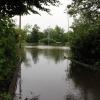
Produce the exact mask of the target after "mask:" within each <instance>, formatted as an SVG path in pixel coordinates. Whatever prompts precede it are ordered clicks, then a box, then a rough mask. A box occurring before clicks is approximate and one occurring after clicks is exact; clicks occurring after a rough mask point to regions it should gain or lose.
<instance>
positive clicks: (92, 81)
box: [66, 64, 100, 100]
mask: <svg viewBox="0 0 100 100" xmlns="http://www.w3.org/2000/svg"><path fill="white" fill-rule="evenodd" d="M69 79H70V80H72V81H73V83H74V85H72V84H71V85H70V87H71V89H70V91H71V92H70V93H68V94H69V95H66V100H100V72H96V71H92V70H89V69H87V68H83V66H79V65H75V64H74V66H71V67H70V70H69ZM73 86H74V87H73ZM68 96H69V97H68ZM67 98H70V99H67Z"/></svg>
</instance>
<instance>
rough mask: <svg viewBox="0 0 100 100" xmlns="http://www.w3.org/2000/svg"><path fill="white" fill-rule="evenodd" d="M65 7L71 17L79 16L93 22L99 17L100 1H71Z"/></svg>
mask: <svg viewBox="0 0 100 100" xmlns="http://www.w3.org/2000/svg"><path fill="white" fill-rule="evenodd" d="M67 7H68V9H69V11H68V12H69V14H71V15H76V14H81V16H84V17H85V18H88V19H91V20H93V21H94V20H96V19H98V18H99V17H100V0H72V3H71V5H68V6H67Z"/></svg>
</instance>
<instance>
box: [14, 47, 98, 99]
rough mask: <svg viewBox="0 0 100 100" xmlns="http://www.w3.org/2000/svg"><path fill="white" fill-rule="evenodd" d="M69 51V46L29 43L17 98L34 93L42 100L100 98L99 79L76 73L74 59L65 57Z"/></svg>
mask: <svg viewBox="0 0 100 100" xmlns="http://www.w3.org/2000/svg"><path fill="white" fill-rule="evenodd" d="M68 53H69V48H68V47H51V46H26V47H25V59H24V61H23V62H22V64H21V70H20V74H19V78H18V82H17V88H16V91H15V93H16V98H15V100H24V99H25V98H32V97H34V96H39V100H100V98H99V95H100V88H98V87H99V86H98V87H97V85H98V84H99V83H100V82H99V81H100V79H99V78H97V79H96V80H92V81H91V77H90V76H91V75H90V74H89V73H88V74H87V72H84V73H82V72H83V71H81V72H80V71H78V72H79V73H78V72H73V70H71V67H70V63H71V62H70V61H69V60H67V59H64V55H66V56H67V55H68ZM74 70H75V69H74ZM94 81H95V85H93V84H94V83H93V82H94Z"/></svg>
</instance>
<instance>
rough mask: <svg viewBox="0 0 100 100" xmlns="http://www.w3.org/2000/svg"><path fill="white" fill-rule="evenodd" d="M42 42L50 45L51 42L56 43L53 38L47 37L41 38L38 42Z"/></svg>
mask: <svg viewBox="0 0 100 100" xmlns="http://www.w3.org/2000/svg"><path fill="white" fill-rule="evenodd" d="M41 42H42V43H44V44H46V45H48V44H49V45H50V44H53V43H56V41H55V40H53V39H48V38H44V39H42V40H40V43H41Z"/></svg>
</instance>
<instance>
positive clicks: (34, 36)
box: [27, 24, 39, 43]
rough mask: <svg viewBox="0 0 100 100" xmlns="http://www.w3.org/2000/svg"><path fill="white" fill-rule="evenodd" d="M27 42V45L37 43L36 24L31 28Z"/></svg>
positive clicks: (37, 32) (37, 31)
mask: <svg viewBox="0 0 100 100" xmlns="http://www.w3.org/2000/svg"><path fill="white" fill-rule="evenodd" d="M27 42H29V43H38V42H39V27H38V26H37V25H36V24H35V25H34V27H33V28H32V32H31V34H29V35H28V38H27Z"/></svg>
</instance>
